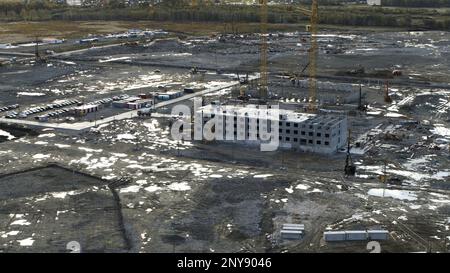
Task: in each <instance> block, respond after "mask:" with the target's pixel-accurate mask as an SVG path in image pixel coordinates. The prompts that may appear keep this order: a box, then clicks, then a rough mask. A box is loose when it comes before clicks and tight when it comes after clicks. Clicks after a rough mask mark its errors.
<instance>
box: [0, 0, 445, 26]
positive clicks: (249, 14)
mask: <svg viewBox="0 0 450 273" xmlns="http://www.w3.org/2000/svg"><path fill="white" fill-rule="evenodd" d="M391 1H394V0H391ZM173 3H174V2H171V4H172V5H171V6H167V4H166V5H159V6H153V7H139V8H137V7H122V8H114V7H89V8H87V7H82V8H75V7H66V6H60V5H55V4H54V3H52V2H50V1H30V4H28V5H27V4H24V3H23V2H22V1H16V0H7V1H2V2H0V21H23V20H28V21H43V20H153V21H173V22H189V21H198V22H224V23H257V22H260V12H259V8H258V7H255V6H232V5H219V6H218V5H214V6H212V5H200V6H197V7H190V6H189V5H188V6H186V5H173ZM268 21H269V23H277V24H294V23H305V22H307V21H308V17H306V16H305V15H302V14H301V13H299V12H297V11H295V7H294V6H292V5H291V6H286V5H280V6H271V7H270V9H269V13H268ZM319 23H320V24H328V25H347V26H374V27H375V26H381V27H401V28H428V29H436V30H450V16H449V15H447V16H433V14H430V13H423V12H422V11H417V10H409V9H395V8H388V9H385V8H380V7H373V8H357V7H323V8H322V9H320V14H319Z"/></svg>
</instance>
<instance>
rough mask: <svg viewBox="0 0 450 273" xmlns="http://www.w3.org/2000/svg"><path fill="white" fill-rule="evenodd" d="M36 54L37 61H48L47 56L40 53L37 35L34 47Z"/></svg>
mask: <svg viewBox="0 0 450 273" xmlns="http://www.w3.org/2000/svg"><path fill="white" fill-rule="evenodd" d="M34 56H35V59H36V63H45V62H47V58H46V57H45V56H43V55H41V54H40V53H39V39H38V37H36V41H35V47H34Z"/></svg>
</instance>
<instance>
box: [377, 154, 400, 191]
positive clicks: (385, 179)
mask: <svg viewBox="0 0 450 273" xmlns="http://www.w3.org/2000/svg"><path fill="white" fill-rule="evenodd" d="M383 163H384V165H383V174H380V175H379V176H378V179H379V180H380V182H381V183H383V184H390V185H398V186H401V185H402V180H401V179H400V178H398V177H394V176H393V177H391V176H389V175H388V174H387V166H388V161H387V160H386V159H385V160H384V162H383ZM391 163H392V162H391ZM392 164H393V163H392Z"/></svg>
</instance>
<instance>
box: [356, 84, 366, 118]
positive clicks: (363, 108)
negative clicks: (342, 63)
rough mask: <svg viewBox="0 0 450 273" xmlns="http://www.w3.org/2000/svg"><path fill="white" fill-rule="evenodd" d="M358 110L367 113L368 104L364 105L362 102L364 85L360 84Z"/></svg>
mask: <svg viewBox="0 0 450 273" xmlns="http://www.w3.org/2000/svg"><path fill="white" fill-rule="evenodd" d="M358 110H359V111H364V112H365V111H367V103H365V104H363V102H362V85H361V83H360V84H359V101H358Z"/></svg>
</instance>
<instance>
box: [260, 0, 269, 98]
mask: <svg viewBox="0 0 450 273" xmlns="http://www.w3.org/2000/svg"><path fill="white" fill-rule="evenodd" d="M259 3H260V6H261V7H260V17H261V18H260V19H261V24H260V27H261V30H260V31H261V33H260V35H261V45H260V46H261V48H260V66H259V67H260V79H259V99H260V101H261V102H266V100H267V93H268V71H267V49H268V46H267V0H260V1H259Z"/></svg>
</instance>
